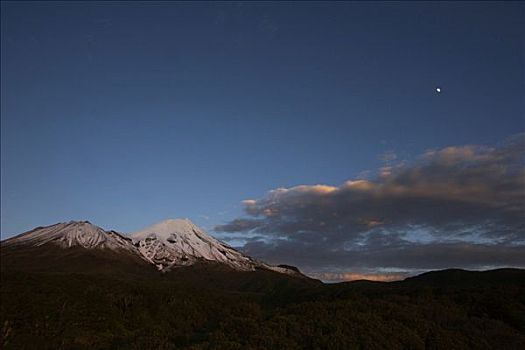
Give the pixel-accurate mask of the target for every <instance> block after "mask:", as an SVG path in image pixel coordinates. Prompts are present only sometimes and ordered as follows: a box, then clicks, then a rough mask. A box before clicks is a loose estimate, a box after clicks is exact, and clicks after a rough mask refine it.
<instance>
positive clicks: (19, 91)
mask: <svg viewBox="0 0 525 350" xmlns="http://www.w3.org/2000/svg"><path fill="white" fill-rule="evenodd" d="M524 9H525V6H524V4H523V3H518V2H515V3H502V2H498V3H488V2H483V3H475V2H468V3H455V2H454V3H430V2H417V3H414V2H408V3H394V2H386V3H377V2H374V3H364V2H355V3H328V2H322V3H321V2H319V3H317V2H307V3H296V2H293V3H281V4H278V3H271V2H261V3H203V2H196V3H170V2H164V3H154V2H148V3H138V2H115V3H109V2H100V3H81V2H70V3H52V2H38V3H30V2H12V3H11V2H2V14H1V16H2V18H1V19H2V24H1V25H2V34H1V35H2V36H1V39H2V40H1V45H2V46H1V48H2V52H1V55H2V56H1V59H2V67H1V73H2V78H1V88H2V91H1V99H2V100H1V145H2V153H1V155H2V159H1V165H2V187H1V190H2V201H1V204H2V208H1V223H2V227H1V232H2V238H5V237H9V236H10V235H12V234H16V233H20V232H22V231H25V230H29V229H31V228H33V227H35V226H40V225H47V224H52V223H55V222H58V221H66V220H71V219H79V220H80V219H86V220H90V221H92V222H93V223H95V224H98V225H100V226H102V227H105V228H108V229H115V230H118V231H123V232H127V231H133V230H136V229H140V228H142V227H144V226H147V225H149V224H151V223H154V222H156V221H160V220H163V219H166V218H174V217H189V218H190V219H192V220H193V221H194V222H196V223H197V224H200V225H201V226H203V227H204V228H207V229H210V228H212V227H213V226H214V225H216V224H221V223H225V222H227V221H228V220H231V219H232V218H234V217H236V216H238V215H239V213H240V212H241V205H240V204H239V203H240V201H241V200H244V199H247V198H260V197H263V196H264V195H265V194H266V192H267V191H269V190H272V189H275V188H279V187H290V186H295V185H299V184H318V183H321V184H329V185H340V184H341V183H343V182H344V181H346V180H348V179H350V178H354V179H355V178H358V177H359V174H360V173H362V172H363V171H366V170H375V169H377V168H378V167H380V166H381V164H382V161H381V160H380V159H379V158H380V157H379V156H380V155H381V154H383V153H385V152H388V151H392V152H395V154H397V155H398V159H405V158H406V159H411V158H412V157H415V156H417V155H419V154H421V153H423V152H425V151H426V150H428V149H438V148H442V147H446V146H450V145H465V144H484V145H493V144H496V143H498V142H500V141H501V140H503V139H505V138H506V137H509V136H511V135H513V134H516V133H518V132H521V131H523V130H525V125H524V124H525V122H524V116H525V102H524V96H525V84H524V77H525V71H524V63H523V62H524V61H525V56H524V42H525V41H524V37H525V36H524V28H525V25H524V18H525V10H524ZM436 86H440V87H441V88H442V91H443V92H442V93H441V94H437V93H436V92H435V88H436Z"/></svg>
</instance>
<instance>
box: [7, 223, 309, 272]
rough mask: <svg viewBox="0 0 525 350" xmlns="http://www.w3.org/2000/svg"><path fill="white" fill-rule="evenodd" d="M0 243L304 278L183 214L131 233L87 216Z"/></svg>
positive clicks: (165, 267)
mask: <svg viewBox="0 0 525 350" xmlns="http://www.w3.org/2000/svg"><path fill="white" fill-rule="evenodd" d="M1 247H2V251H3V252H4V251H5V250H6V249H7V250H10V249H11V248H15V249H18V248H22V249H23V248H31V249H33V250H32V251H34V249H35V248H39V247H55V249H56V248H57V247H58V248H63V249H69V248H85V249H88V250H92V251H93V250H94V251H97V252H104V251H106V255H107V256H108V257H109V255H108V254H110V252H111V254H110V255H111V256H113V257H115V256H119V255H122V254H118V253H119V252H125V253H126V254H124V255H127V256H128V257H133V259H134V261H142V264H144V263H145V262H147V263H148V264H151V265H154V266H155V267H156V268H157V269H158V270H160V271H163V272H167V271H170V270H171V269H173V268H176V267H180V266H189V265H193V264H196V263H198V262H208V263H217V264H222V265H226V266H229V267H230V268H232V269H234V270H239V271H255V270H256V269H265V270H272V271H276V272H279V273H283V274H287V275H293V276H298V277H304V276H303V275H302V274H301V273H300V272H299V271H298V270H297V269H295V268H294V267H290V266H284V265H280V266H272V265H268V264H265V263H263V262H260V261H257V260H255V259H252V258H250V257H249V256H246V255H244V254H242V253H241V252H239V251H237V250H235V249H234V248H232V247H230V246H228V245H227V244H225V243H223V242H221V241H219V240H217V239H215V238H213V237H211V236H210V235H208V234H207V233H206V232H204V231H203V230H202V229H200V228H199V227H198V226H196V225H195V224H193V223H192V222H191V221H190V220H188V219H176V220H166V221H162V222H160V223H158V224H155V225H153V226H150V227H148V228H146V229H144V230H141V231H138V232H135V233H132V234H130V235H123V234H120V233H118V232H115V231H106V230H103V229H102V228H100V227H98V226H95V225H93V224H91V223H90V222H88V221H70V222H67V223H59V224H55V225H51V226H47V227H37V228H35V229H33V230H31V231H28V232H25V233H22V234H20V235H18V236H15V237H12V238H9V239H7V240H5V241H2V245H1ZM77 253H78V252H77ZM99 256H100V255H99ZM148 264H147V265H148Z"/></svg>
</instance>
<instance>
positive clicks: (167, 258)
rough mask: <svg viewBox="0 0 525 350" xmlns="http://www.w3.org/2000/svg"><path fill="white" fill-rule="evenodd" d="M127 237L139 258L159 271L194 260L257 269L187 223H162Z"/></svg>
mask: <svg viewBox="0 0 525 350" xmlns="http://www.w3.org/2000/svg"><path fill="white" fill-rule="evenodd" d="M130 237H131V238H132V239H133V242H134V244H135V245H136V246H138V248H139V251H140V252H141V253H142V255H143V256H144V257H145V258H146V259H147V260H148V261H150V262H151V263H153V264H155V265H156V266H157V268H158V269H159V270H167V269H170V268H171V267H173V266H180V265H192V264H193V263H195V262H196V261H198V260H208V261H215V262H218V263H223V264H226V265H228V266H230V267H232V268H234V269H236V270H243V271H252V270H255V267H256V266H258V265H259V264H258V263H257V262H256V261H254V260H252V259H251V258H249V257H247V256H245V255H243V254H241V253H240V252H238V251H237V250H235V249H233V248H231V247H229V246H228V245H226V244H224V243H222V242H220V241H218V240H216V239H215V238H213V237H211V236H209V235H208V234H207V233H206V232H204V231H203V230H201V229H200V228H199V227H198V226H196V225H194V224H193V223H192V222H191V221H190V220H188V219H176V220H166V221H162V222H160V223H158V224H155V225H153V226H150V227H148V228H146V229H144V230H141V231H138V232H135V233H132V234H131V235H130Z"/></svg>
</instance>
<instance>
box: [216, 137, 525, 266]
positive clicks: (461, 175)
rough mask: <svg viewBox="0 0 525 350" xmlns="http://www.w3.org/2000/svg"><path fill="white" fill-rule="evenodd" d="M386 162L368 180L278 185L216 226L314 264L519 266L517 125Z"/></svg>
mask: <svg viewBox="0 0 525 350" xmlns="http://www.w3.org/2000/svg"><path fill="white" fill-rule="evenodd" d="M393 160H395V158H393V157H390V156H389V161H390V163H389V165H388V166H386V167H382V168H380V169H378V170H377V173H376V176H375V177H373V178H372V179H368V180H367V179H352V180H348V181H346V182H345V183H343V184H341V185H339V186H330V185H322V184H317V185H299V186H295V187H291V188H277V189H275V190H272V191H270V192H269V193H268V194H267V195H266V196H265V197H263V198H260V199H250V200H247V201H244V206H245V212H246V217H242V218H238V219H235V220H233V221H231V222H229V223H226V224H224V225H219V226H217V227H216V228H215V230H216V231H218V232H237V233H245V232H250V233H252V234H254V233H256V234H257V235H259V237H260V236H263V237H265V239H264V240H261V239H257V240H254V239H252V240H248V241H247V243H246V245H245V246H244V249H245V250H246V251H247V252H249V253H251V254H253V255H255V256H257V257H260V258H263V259H267V260H269V259H270V260H273V261H275V262H286V263H295V264H297V265H299V267H303V268H305V267H306V268H308V269H311V270H312V271H314V270H315V269H320V268H324V267H326V266H333V267H341V266H342V267H348V268H350V269H352V271H354V270H353V268H354V267H358V268H374V267H376V268H386V267H402V268H407V269H412V268H445V267H451V266H455V267H469V268H476V267H484V266H508V265H512V266H518V265H520V266H525V134H524V133H522V134H518V135H515V136H513V137H511V138H509V139H507V140H505V141H504V142H503V143H501V144H499V145H497V146H493V147H489V146H480V145H467V146H458V147H447V148H443V149H436V150H428V151H426V152H424V153H423V154H422V155H420V156H419V157H417V158H416V159H414V160H413V161H412V162H410V163H408V162H398V163H397V164H393V163H392V162H391V161H393ZM418 237H424V240H423V241H421V239H420V238H418ZM283 260H284V261H283Z"/></svg>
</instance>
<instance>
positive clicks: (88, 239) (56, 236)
mask: <svg viewBox="0 0 525 350" xmlns="http://www.w3.org/2000/svg"><path fill="white" fill-rule="evenodd" d="M48 243H51V244H55V245H58V246H60V247H63V248H68V247H74V246H80V247H84V248H88V249H92V248H100V249H112V250H118V249H123V250H128V251H136V249H135V247H134V246H133V244H132V242H131V239H130V238H128V237H126V236H123V235H121V234H119V233H117V232H115V231H104V230H103V229H101V228H100V227H98V226H95V225H93V224H91V223H90V222H89V221H70V222H65V223H58V224H55V225H51V226H47V227H37V228H35V229H33V230H31V231H28V232H26V233H22V234H21V235H18V236H15V237H13V238H9V239H6V240H5V241H3V242H2V247H16V246H32V247H38V246H42V245H45V244H48Z"/></svg>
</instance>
